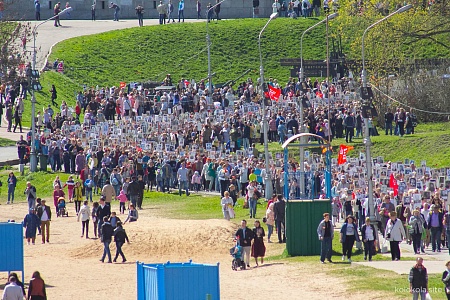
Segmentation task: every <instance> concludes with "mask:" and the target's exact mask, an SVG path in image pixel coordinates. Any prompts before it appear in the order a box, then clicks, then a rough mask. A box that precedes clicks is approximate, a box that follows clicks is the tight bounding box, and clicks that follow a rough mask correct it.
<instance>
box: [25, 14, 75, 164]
mask: <svg viewBox="0 0 450 300" xmlns="http://www.w3.org/2000/svg"><path fill="white" fill-rule="evenodd" d="M71 11H72V7H68V8H66V9H64V10H62V11H61V12H60V13H59V14H57V15H54V16H53V17H51V18H49V19H47V20H45V21H42V22H41V23H39V24H37V25H36V26H34V29H33V60H32V69H33V71H35V70H36V53H37V49H36V33H37V29H38V28H39V26H41V25H42V24H45V23H47V22H48V21H51V20H54V19H55V18H57V17H59V16H61V15H62V14H64V13H67V12H71ZM35 117H36V96H35V91H34V87H33V86H32V89H31V150H30V172H36V170H37V155H36V145H35V143H36V119H35Z"/></svg>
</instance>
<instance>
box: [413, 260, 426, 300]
mask: <svg viewBox="0 0 450 300" xmlns="http://www.w3.org/2000/svg"><path fill="white" fill-rule="evenodd" d="M409 288H410V290H411V294H412V295H413V297H412V298H413V300H418V299H419V295H420V299H421V300H425V299H426V294H427V293H428V274H427V269H426V268H425V266H424V265H423V258H422V257H418V258H417V260H416V264H415V266H414V267H412V268H411V271H409Z"/></svg>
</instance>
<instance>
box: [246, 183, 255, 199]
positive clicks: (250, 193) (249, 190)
mask: <svg viewBox="0 0 450 300" xmlns="http://www.w3.org/2000/svg"><path fill="white" fill-rule="evenodd" d="M255 190H256V186H253V185H249V186H248V187H247V194H248V198H252V197H253V194H254V193H255Z"/></svg>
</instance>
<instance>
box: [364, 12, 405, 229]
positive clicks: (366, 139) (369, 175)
mask: <svg viewBox="0 0 450 300" xmlns="http://www.w3.org/2000/svg"><path fill="white" fill-rule="evenodd" d="M411 8H412V5H411V4H408V5H405V6H403V7H400V8H399V9H397V10H396V11H394V12H393V13H391V14H389V15H387V16H386V17H384V18H383V19H381V20H378V21H377V22H375V23H373V24H372V25H370V26H369V27H367V28H366V30H365V31H364V33H363V36H362V42H361V45H362V47H361V48H362V49H361V50H362V53H361V59H362V72H361V81H362V87H363V88H367V72H366V68H365V66H366V62H365V57H364V50H365V49H364V39H365V37H366V34H367V32H368V31H369V30H370V29H371V28H373V27H375V26H376V25H378V24H379V23H381V22H383V21H385V20H387V19H389V18H390V17H392V16H394V15H396V14H399V13H402V12H405V11H407V10H409V9H411ZM364 127H365V128H364V144H365V148H366V173H367V192H368V195H367V200H368V202H369V203H368V206H367V207H368V208H369V217H370V223H371V224H375V225H376V219H375V209H374V207H375V204H374V202H373V178H372V176H373V174H372V155H371V152H370V147H371V145H372V142H371V141H370V133H369V118H368V116H367V114H365V117H364Z"/></svg>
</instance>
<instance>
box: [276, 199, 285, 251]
mask: <svg viewBox="0 0 450 300" xmlns="http://www.w3.org/2000/svg"><path fill="white" fill-rule="evenodd" d="M273 212H274V215H275V224H276V226H277V232H278V243H280V244H281V243H286V222H285V217H286V202H284V199H283V196H282V195H278V200H277V202H275V204H274V206H273ZM282 230H283V239H281V231H282Z"/></svg>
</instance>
